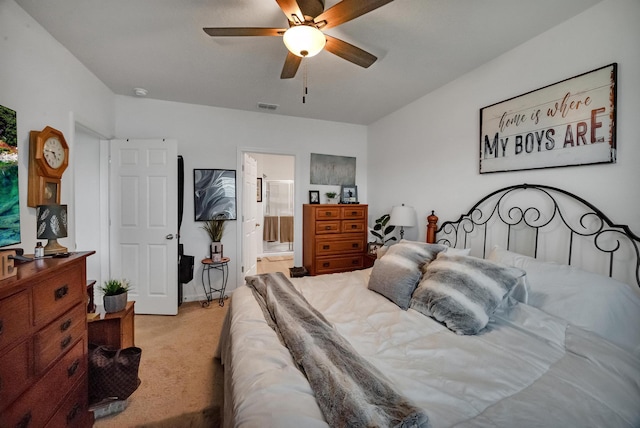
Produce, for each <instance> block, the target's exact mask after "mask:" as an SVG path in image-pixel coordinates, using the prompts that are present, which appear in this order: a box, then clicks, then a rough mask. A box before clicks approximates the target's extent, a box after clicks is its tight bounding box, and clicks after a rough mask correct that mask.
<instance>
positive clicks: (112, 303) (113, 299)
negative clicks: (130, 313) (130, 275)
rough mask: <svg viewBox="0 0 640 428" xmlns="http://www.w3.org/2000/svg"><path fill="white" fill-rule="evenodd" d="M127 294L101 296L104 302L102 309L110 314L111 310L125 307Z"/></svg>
mask: <svg viewBox="0 0 640 428" xmlns="http://www.w3.org/2000/svg"><path fill="white" fill-rule="evenodd" d="M127 294H128V293H120V294H116V295H114V296H103V297H102V302H103V304H104V310H105V312H106V313H108V314H110V313H113V312H120V311H121V310H123V309H124V308H126V307H127Z"/></svg>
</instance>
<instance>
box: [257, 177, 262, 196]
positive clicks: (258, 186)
mask: <svg viewBox="0 0 640 428" xmlns="http://www.w3.org/2000/svg"><path fill="white" fill-rule="evenodd" d="M256 190H257V191H258V194H257V199H256V201H257V202H262V177H261V178H258V183H257V184H256Z"/></svg>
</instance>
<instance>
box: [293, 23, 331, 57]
mask: <svg viewBox="0 0 640 428" xmlns="http://www.w3.org/2000/svg"><path fill="white" fill-rule="evenodd" d="M282 39H283V41H284V44H285V46H287V49H289V51H290V52H291V53H292V54H294V55H297V56H300V57H306V58H308V57H311V56H314V55H317V54H318V53H319V52H320V51H321V50H322V49H323V48H324V45H325V44H326V43H327V39H326V38H325V37H324V34H323V33H322V31H320V30H318V29H317V28H316V27H312V26H310V25H296V26H295V27H291V28H289V29H288V30H287V31H285V33H284V36H283V37H282Z"/></svg>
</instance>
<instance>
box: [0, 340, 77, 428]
mask: <svg viewBox="0 0 640 428" xmlns="http://www.w3.org/2000/svg"><path fill="white" fill-rule="evenodd" d="M85 347H86V344H85V341H84V340H81V341H80V342H78V343H76V344H75V345H74V346H73V348H72V349H71V350H70V351H69V352H67V353H66V354H65V355H64V356H63V357H62V359H61V360H60V362H59V363H58V364H56V365H54V366H53V367H52V368H51V370H49V371H48V372H47V373H46V374H45V375H44V376H43V377H42V378H41V379H40V380H39V381H38V382H37V383H36V384H35V385H34V386H33V387H32V388H31V389H29V390H28V391H27V392H26V393H25V394H23V395H22V397H20V398H19V399H18V400H17V401H15V402H14V403H13V404H12V405H11V406H10V407H9V408H7V410H6V411H4V412H2V417H1V419H0V426H2V427H3V428H4V427H5V426H6V427H15V426H27V427H43V426H45V424H46V423H47V421H48V420H49V419H50V418H51V416H53V414H54V413H55V412H56V410H57V409H58V407H59V405H60V403H61V401H62V400H63V399H64V393H65V391H69V390H70V389H71V388H72V387H73V386H74V384H75V383H76V382H78V381H79V380H80V379H82V377H83V376H86V374H87V364H88V363H87V355H86V353H85V352H84V349H85ZM85 394H87V392H85ZM87 396H88V394H87ZM63 426H64V425H63Z"/></svg>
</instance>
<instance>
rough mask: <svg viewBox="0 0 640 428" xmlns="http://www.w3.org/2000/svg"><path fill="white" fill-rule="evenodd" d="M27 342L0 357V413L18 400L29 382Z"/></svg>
mask: <svg viewBox="0 0 640 428" xmlns="http://www.w3.org/2000/svg"><path fill="white" fill-rule="evenodd" d="M29 360H30V359H29V342H27V341H24V342H22V343H20V344H18V345H17V346H15V347H13V349H10V350H9V351H8V352H7V353H6V354H4V355H3V356H2V357H0V411H2V409H3V408H5V407H6V406H7V403H11V402H12V401H13V400H15V399H16V398H18V395H20V394H21V393H22V391H24V390H25V388H26V387H27V384H28V382H29V377H30V376H29V372H30V370H29Z"/></svg>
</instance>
